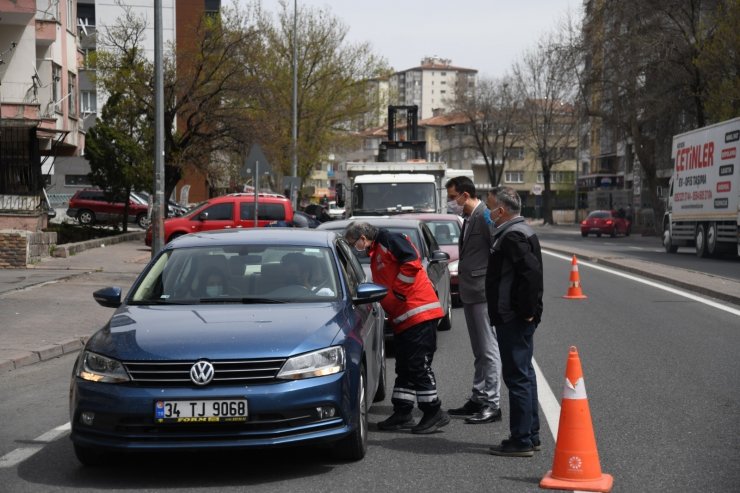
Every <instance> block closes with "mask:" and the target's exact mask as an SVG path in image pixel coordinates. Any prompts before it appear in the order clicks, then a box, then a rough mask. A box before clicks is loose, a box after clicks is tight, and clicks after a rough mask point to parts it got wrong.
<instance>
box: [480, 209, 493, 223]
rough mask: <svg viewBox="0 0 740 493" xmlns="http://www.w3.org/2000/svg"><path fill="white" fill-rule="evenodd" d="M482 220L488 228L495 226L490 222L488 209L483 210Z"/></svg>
mask: <svg viewBox="0 0 740 493" xmlns="http://www.w3.org/2000/svg"><path fill="white" fill-rule="evenodd" d="M483 219H485V220H486V224H488V225H489V226H490V225H491V224H495V223H494V222H493V220H491V211H490V210H489V209H488V207H486V208H485V209H483Z"/></svg>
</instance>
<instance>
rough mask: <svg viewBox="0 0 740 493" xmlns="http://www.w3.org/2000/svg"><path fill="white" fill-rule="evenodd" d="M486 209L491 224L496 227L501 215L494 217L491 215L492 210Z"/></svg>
mask: <svg viewBox="0 0 740 493" xmlns="http://www.w3.org/2000/svg"><path fill="white" fill-rule="evenodd" d="M497 209H498V207H497ZM486 210H487V211H488V218H489V220H490V221H491V225H493V227H494V228H495V227H496V222H497V221H498V220H499V219H501V215H499V216H498V217H496V218H493V217H491V211H490V210H488V209H486Z"/></svg>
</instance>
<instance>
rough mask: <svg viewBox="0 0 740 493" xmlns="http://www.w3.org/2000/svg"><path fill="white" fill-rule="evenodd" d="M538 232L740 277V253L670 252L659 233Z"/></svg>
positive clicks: (560, 241)
mask: <svg viewBox="0 0 740 493" xmlns="http://www.w3.org/2000/svg"><path fill="white" fill-rule="evenodd" d="M537 234H538V236H539V237H540V239H541V240H543V241H548V242H550V243H553V244H555V245H559V246H563V247H566V246H569V245H576V246H578V247H580V248H585V249H588V250H593V251H596V252H599V253H602V254H611V255H614V256H630V257H634V258H637V259H640V260H646V261H649V262H655V263H657V264H661V265H667V266H671V267H680V268H682V269H689V270H694V271H698V272H705V273H707V274H712V275H715V276H721V277H726V278H729V279H734V280H736V281H737V280H740V257H738V256H729V255H727V256H723V257H722V258H699V257H697V256H696V249H694V248H689V247H680V248H679V249H678V252H676V253H673V254H669V253H666V252H665V250H664V249H663V245H662V243H661V240H660V237H658V236H641V235H631V236H617V237H616V238H610V237H609V236H607V235H605V236H602V237H601V238H597V237H596V236H594V235H589V236H587V237H585V238H582V237H581V233H580V229H579V228H578V227H576V226H573V227H570V228H564V227H557V228H550V229H548V228H546V227H543V228H538V229H537Z"/></svg>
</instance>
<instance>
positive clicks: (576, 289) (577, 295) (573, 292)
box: [563, 255, 588, 300]
mask: <svg viewBox="0 0 740 493" xmlns="http://www.w3.org/2000/svg"><path fill="white" fill-rule="evenodd" d="M563 298H567V299H569V300H584V299H586V298H588V296H586V295H585V294H583V291H582V290H581V278H580V276H579V275H578V260H576V256H575V255H573V260H571V262H570V285H569V286H568V294H566V295H565V296H563Z"/></svg>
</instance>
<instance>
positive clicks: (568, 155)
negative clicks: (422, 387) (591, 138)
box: [560, 147, 576, 160]
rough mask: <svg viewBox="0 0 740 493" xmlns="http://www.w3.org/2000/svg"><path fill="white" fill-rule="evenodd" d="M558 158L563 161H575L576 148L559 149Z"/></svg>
mask: <svg viewBox="0 0 740 493" xmlns="http://www.w3.org/2000/svg"><path fill="white" fill-rule="evenodd" d="M560 157H561V158H563V159H565V160H571V159H575V158H576V148H575V147H561V148H560Z"/></svg>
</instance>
